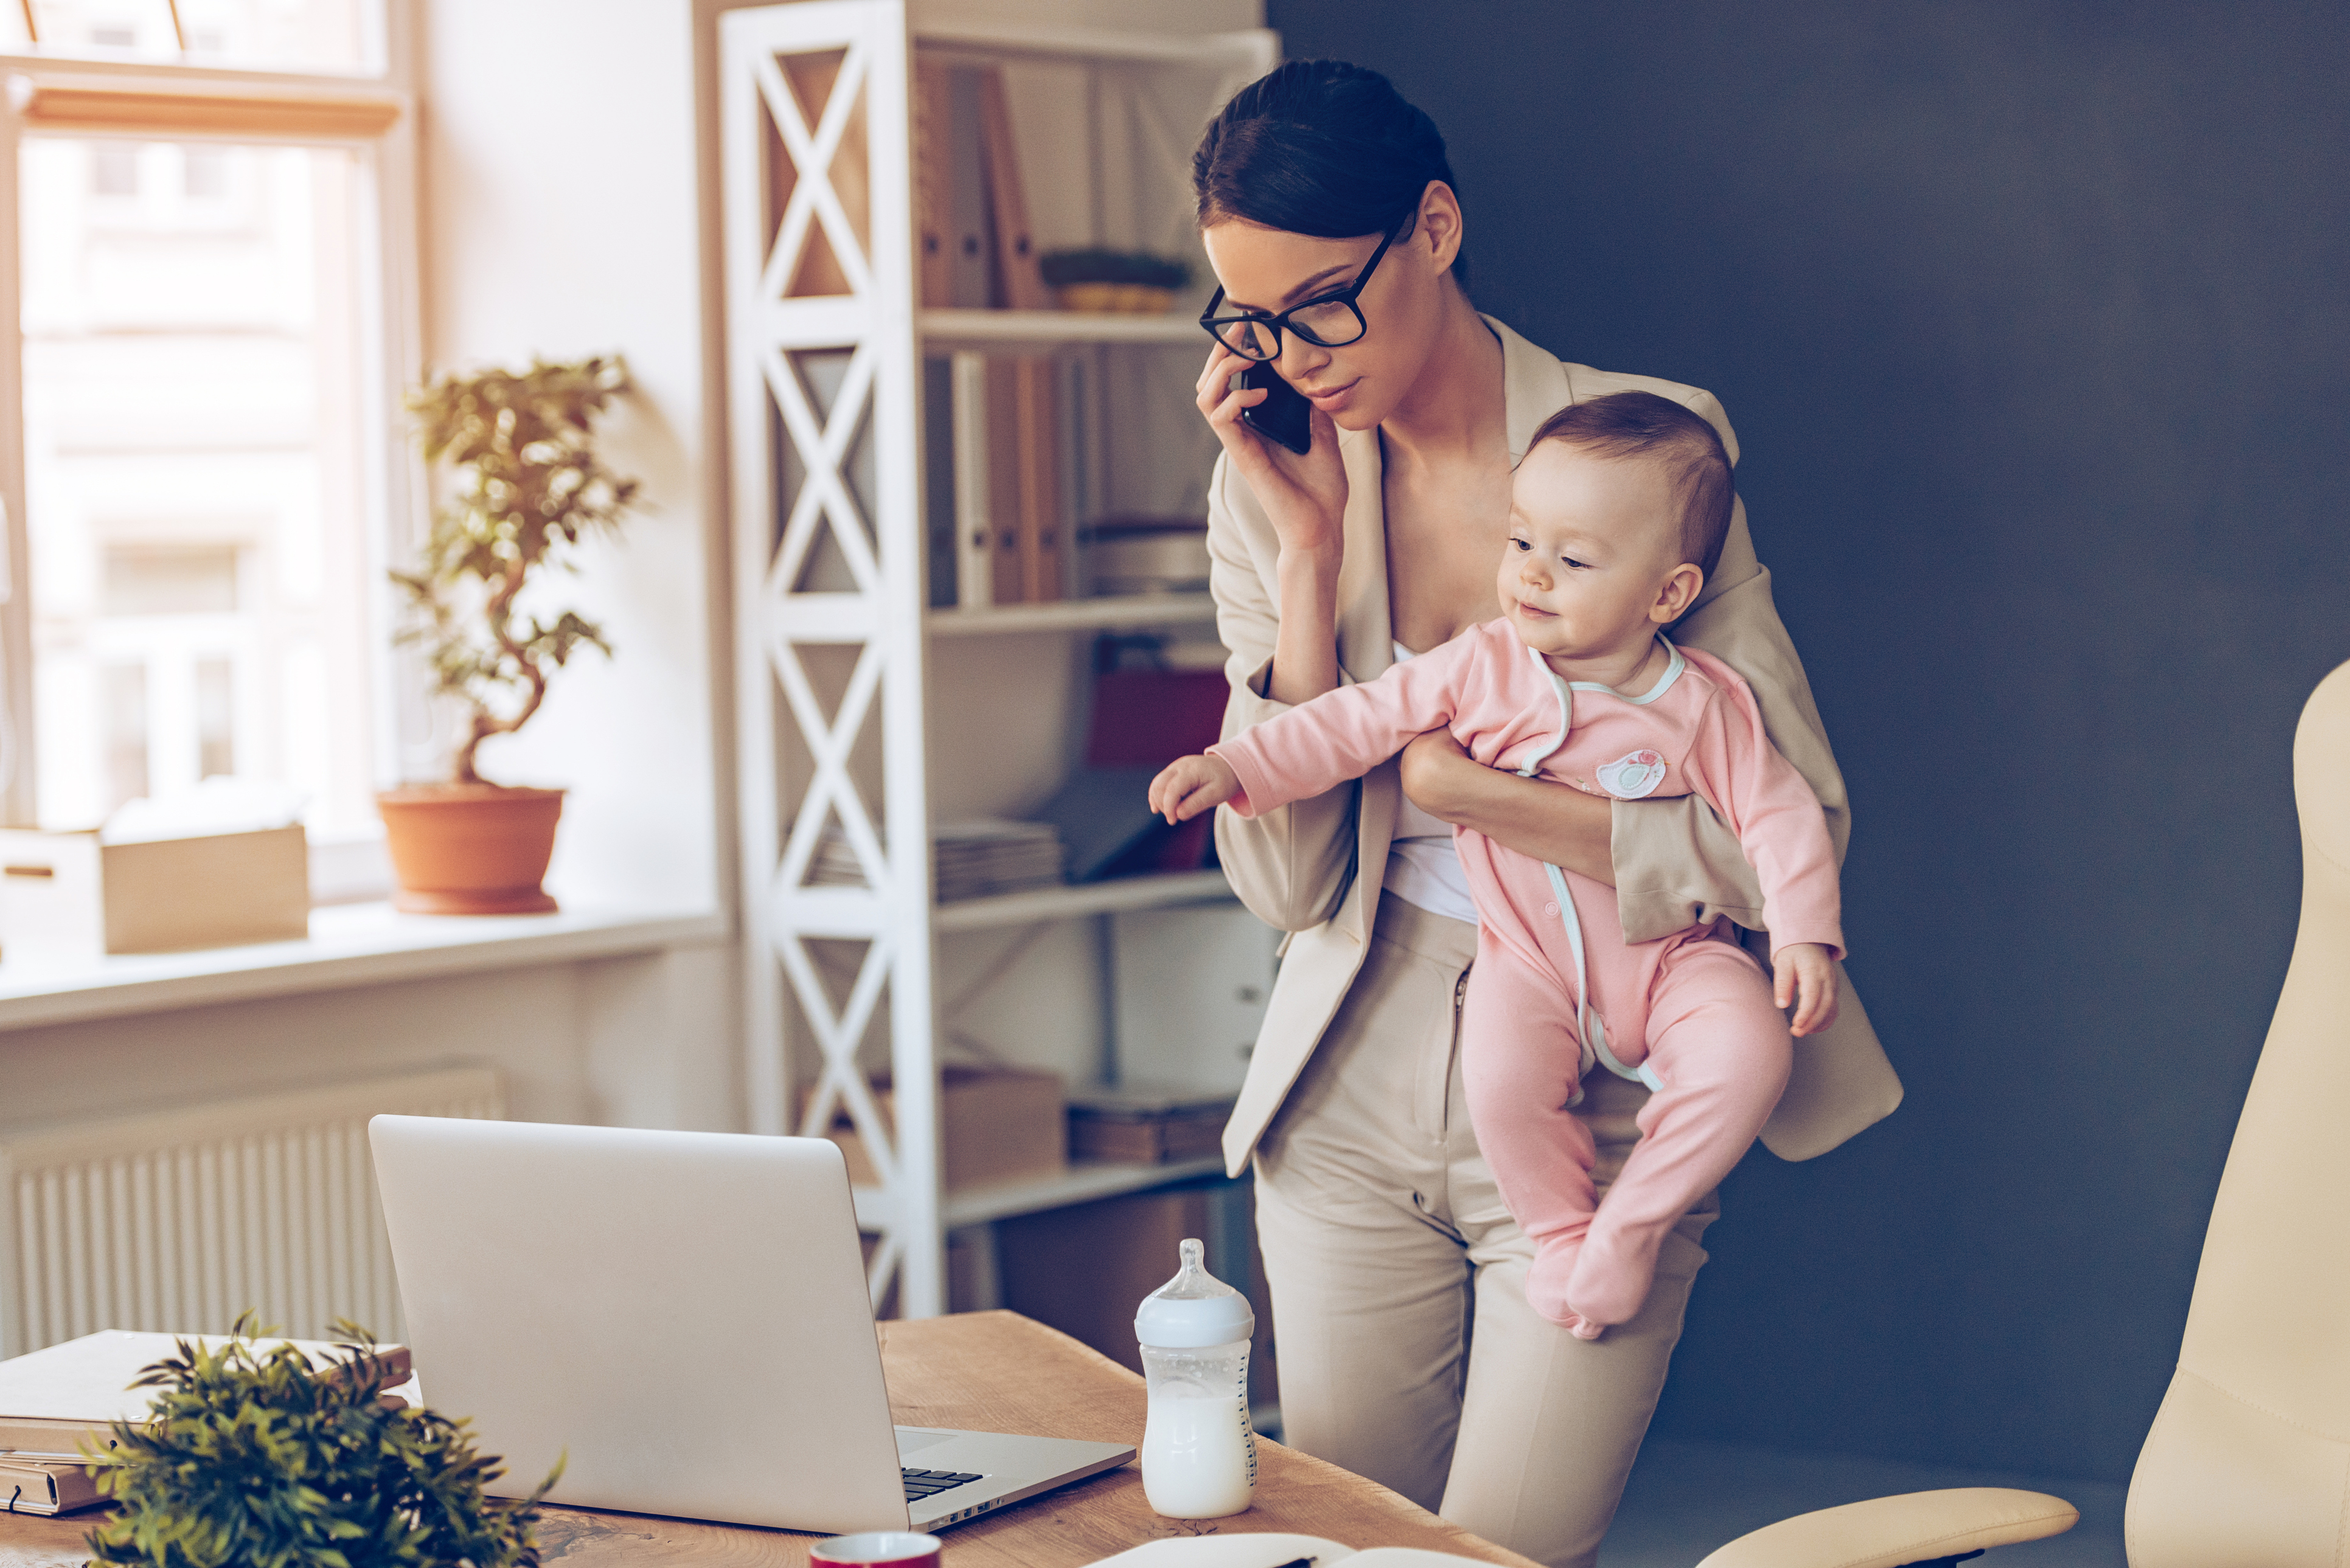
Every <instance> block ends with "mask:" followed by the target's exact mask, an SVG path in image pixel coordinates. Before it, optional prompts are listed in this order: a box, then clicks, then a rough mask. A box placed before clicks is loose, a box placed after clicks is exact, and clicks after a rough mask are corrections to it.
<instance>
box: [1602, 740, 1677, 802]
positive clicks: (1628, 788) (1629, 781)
mask: <svg viewBox="0 0 2350 1568" xmlns="http://www.w3.org/2000/svg"><path fill="white" fill-rule="evenodd" d="M1591 771H1592V772H1593V773H1595V774H1597V775H1599V784H1600V787H1601V788H1603V789H1605V790H1606V791H1607V793H1608V794H1612V795H1614V796H1615V797H1616V798H1617V800H1638V799H1640V798H1641V797H1642V796H1643V795H1646V794H1649V793H1650V792H1651V791H1653V790H1654V789H1655V788H1656V787H1657V786H1658V785H1659V784H1662V783H1664V782H1665V759H1664V758H1663V757H1661V756H1659V755H1658V754H1657V753H1654V752H1650V751H1638V752H1627V753H1625V754H1624V755H1622V756H1620V757H1618V758H1617V759H1616V760H1615V761H1614V762H1612V763H1600V764H1599V765H1598V766H1597V767H1596V768H1594V769H1592V770H1591Z"/></svg>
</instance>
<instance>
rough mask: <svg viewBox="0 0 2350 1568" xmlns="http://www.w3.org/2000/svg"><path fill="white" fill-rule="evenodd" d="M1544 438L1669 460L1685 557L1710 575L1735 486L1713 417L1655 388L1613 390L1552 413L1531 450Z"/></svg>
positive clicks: (1601, 453)
mask: <svg viewBox="0 0 2350 1568" xmlns="http://www.w3.org/2000/svg"><path fill="white" fill-rule="evenodd" d="M1544 441H1565V443H1566V444H1567V445H1569V446H1571V447H1573V448H1575V451H1577V452H1589V453H1590V454H1591V455H1592V456H1594V457H1604V458H1627V457H1648V458H1654V459H1656V460H1657V461H1659V462H1663V463H1665V464H1666V465H1667V471H1668V472H1669V474H1670V476H1671V479H1672V483H1673V493H1674V494H1675V495H1676V496H1677V497H1678V498H1679V501H1680V504H1681V559H1682V560H1684V561H1688V562H1690V563H1692V564H1694V565H1695V566H1697V568H1698V570H1700V571H1701V572H1703V573H1704V574H1705V576H1706V580H1707V581H1709V582H1711V581H1712V580H1713V568H1714V567H1715V566H1717V565H1718V564H1720V562H1721V543H1722V541H1723V540H1724V539H1726V538H1728V537H1729V535H1730V508H1731V503H1732V502H1733V501H1734V500H1735V499H1736V497H1737V493H1736V492H1735V491H1734V490H1733V489H1732V488H1731V477H1730V453H1729V452H1726V451H1724V450H1723V449H1722V445H1721V436H1720V435H1718V434H1716V433H1715V431H1714V428H1713V427H1712V426H1711V425H1710V424H1708V423H1706V422H1705V421H1704V420H1702V419H1700V417H1698V416H1697V415H1696V414H1693V413H1691V412H1690V411H1689V410H1687V409H1685V408H1683V407H1681V406H1680V404H1679V403H1677V402H1674V401H1673V400H1671V399H1670V398H1660V397H1659V396H1657V394H1656V393H1654V392H1611V393H1609V394H1608V395H1607V397H1604V398H1594V399H1592V400H1590V401H1589V402H1587V403H1569V404H1568V405H1567V406H1566V407H1565V408H1563V409H1561V410H1558V412H1556V413H1555V414H1553V415H1551V417H1550V418H1548V419H1546V420H1544V421H1543V425H1542V429H1540V430H1538V431H1534V440H1533V441H1528V442H1527V443H1526V450H1527V451H1528V452H1532V451H1534V448H1535V447H1538V446H1540V445H1541V444H1542V443H1543V442H1544Z"/></svg>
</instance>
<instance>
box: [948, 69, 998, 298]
mask: <svg viewBox="0 0 2350 1568" xmlns="http://www.w3.org/2000/svg"><path fill="white" fill-rule="evenodd" d="M980 78H981V73H980V72H978V71H976V70H972V69H965V68H957V69H953V70H950V71H948V72H947V91H946V95H945V102H946V108H947V144H946V157H945V160H944V167H945V171H946V189H947V201H946V216H947V223H948V226H947V253H948V254H947V260H946V267H945V273H946V293H947V297H946V300H945V303H946V304H948V305H950V306H957V307H961V308H964V309H985V308H986V307H987V306H991V305H993V304H996V303H997V299H996V296H997V293H998V292H999V289H1000V285H999V284H998V282H997V279H996V272H995V234H994V228H993V223H991V222H990V220H989V214H988V189H987V151H986V145H985V142H986V134H985V131H984V130H983V114H982V112H981V107H980V98H981V87H980Z"/></svg>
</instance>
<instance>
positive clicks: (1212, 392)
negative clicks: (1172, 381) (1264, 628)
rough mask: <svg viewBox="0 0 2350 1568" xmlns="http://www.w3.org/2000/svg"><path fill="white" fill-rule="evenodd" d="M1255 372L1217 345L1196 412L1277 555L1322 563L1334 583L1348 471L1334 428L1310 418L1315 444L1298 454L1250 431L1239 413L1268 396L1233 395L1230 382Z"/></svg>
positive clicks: (1322, 417)
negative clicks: (1269, 529)
mask: <svg viewBox="0 0 2350 1568" xmlns="http://www.w3.org/2000/svg"><path fill="white" fill-rule="evenodd" d="M1254 364H1255V361H1253V360H1250V359H1243V358H1241V357H1240V356H1239V355H1238V354H1235V353H1233V352H1232V350H1231V349H1229V348H1225V347H1224V346H1223V345H1222V344H1221V343H1219V344H1217V345H1216V347H1215V348H1214V350H1213V351H1212V352H1211V353H1210V354H1209V356H1208V366H1207V369H1204V370H1202V371H1201V373H1200V380H1199V384H1198V387H1197V388H1196V391H1197V393H1198V398H1199V405H1200V412H1201V414H1203V415H1205V416H1206V418H1207V421H1208V427H1209V428H1210V429H1211V430H1212V431H1215V432H1216V439H1217V440H1218V441H1222V443H1223V448H1224V451H1225V452H1226V453H1227V454H1229V455H1230V457H1231V458H1232V466H1233V467H1234V468H1236V469H1238V470H1239V471H1240V475H1241V477H1242V478H1243V479H1244V480H1246V481H1247V482H1248V487H1249V489H1250V491H1251V492H1252V493H1253V494H1254V495H1255V496H1256V500H1257V504H1258V505H1260V506H1262V507H1263V508H1264V514H1265V517H1266V519H1267V520H1268V521H1270V522H1271V523H1272V524H1273V531H1274V536H1275V537H1276V538H1278V539H1279V540H1280V541H1281V547H1282V549H1283V550H1284V551H1293V550H1295V551H1300V552H1305V553H1308V554H1313V555H1327V556H1328V557H1329V559H1330V562H1331V569H1332V571H1333V573H1334V575H1335V573H1336V562H1337V558H1338V553H1339V545H1340V541H1341V540H1342V539H1343V537H1344V531H1345V520H1346V515H1347V467H1346V464H1345V463H1344V462H1341V461H1340V460H1339V457H1338V427H1337V426H1336V424H1333V423H1332V422H1331V421H1330V416H1329V415H1327V414H1326V413H1324V412H1322V410H1319V409H1316V410H1314V421H1313V430H1314V440H1313V444H1312V445H1311V447H1310V448H1309V449H1308V450H1307V451H1306V452H1304V453H1302V454H1301V453H1298V452H1291V451H1290V450H1289V449H1288V448H1286V447H1284V446H1282V445H1280V444H1279V443H1277V442H1274V441H1267V440H1266V439H1265V438H1264V437H1263V436H1262V435H1259V434H1258V433H1257V432H1256V431H1253V430H1251V429H1249V427H1248V426H1247V425H1246V424H1244V423H1243V422H1242V420H1241V415H1242V413H1243V411H1245V410H1249V409H1253V408H1254V407H1256V405H1257V404H1259V403H1261V402H1263V401H1264V400H1265V398H1266V397H1267V396H1269V394H1268V393H1267V392H1266V391H1265V390H1264V389H1262V388H1249V389H1243V390H1241V391H1234V390H1232V378H1233V377H1234V376H1236V375H1238V374H1240V373H1241V372H1242V371H1243V370H1247V369H1252V368H1253V366H1254Z"/></svg>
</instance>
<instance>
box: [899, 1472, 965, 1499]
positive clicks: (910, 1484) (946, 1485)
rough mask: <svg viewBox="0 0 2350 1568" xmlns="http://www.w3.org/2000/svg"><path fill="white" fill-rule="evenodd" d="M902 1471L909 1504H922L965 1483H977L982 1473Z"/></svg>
mask: <svg viewBox="0 0 2350 1568" xmlns="http://www.w3.org/2000/svg"><path fill="white" fill-rule="evenodd" d="M900 1469H901V1471H902V1473H903V1474H904V1476H905V1478H906V1501H908V1502H920V1501H922V1500H923V1499H924V1498H927V1497H936V1496H937V1495H938V1494H939V1493H941V1492H942V1491H945V1490H948V1489H950V1488H951V1487H959V1486H961V1485H962V1483H963V1482H965V1481H975V1480H980V1479H981V1475H980V1472H979V1471H977V1470H918V1469H905V1468H904V1467H900Z"/></svg>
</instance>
